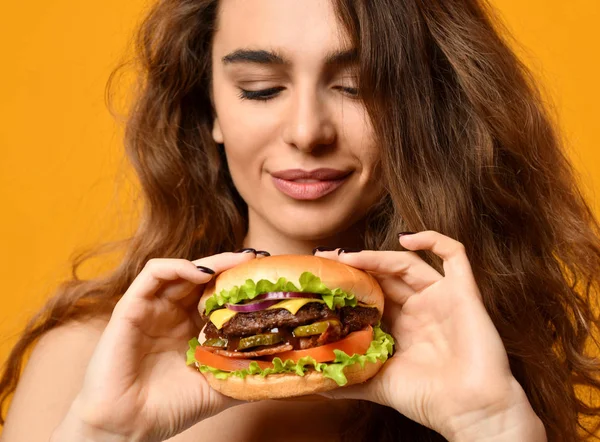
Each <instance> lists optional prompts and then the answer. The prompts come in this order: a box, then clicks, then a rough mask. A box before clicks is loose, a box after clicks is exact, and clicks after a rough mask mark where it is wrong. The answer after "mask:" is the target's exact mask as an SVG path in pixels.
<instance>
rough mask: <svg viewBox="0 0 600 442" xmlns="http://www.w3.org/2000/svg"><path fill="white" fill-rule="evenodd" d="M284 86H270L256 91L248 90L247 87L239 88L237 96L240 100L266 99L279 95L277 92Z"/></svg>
mask: <svg viewBox="0 0 600 442" xmlns="http://www.w3.org/2000/svg"><path fill="white" fill-rule="evenodd" d="M284 89H285V88H284V87H281V86H278V87H270V88H267V89H259V90H256V91H250V90H247V89H242V88H240V93H239V97H240V99H242V100H257V101H267V100H270V99H272V98H275V97H276V96H277V95H279V92H281V91H282V90H284Z"/></svg>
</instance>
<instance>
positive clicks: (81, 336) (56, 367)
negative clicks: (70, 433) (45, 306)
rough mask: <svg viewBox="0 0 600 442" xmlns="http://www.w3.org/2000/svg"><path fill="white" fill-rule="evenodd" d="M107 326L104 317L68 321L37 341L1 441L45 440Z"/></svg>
mask: <svg viewBox="0 0 600 442" xmlns="http://www.w3.org/2000/svg"><path fill="white" fill-rule="evenodd" d="M107 323H108V318H98V319H91V320H87V321H85V322H71V323H68V324H65V325H63V326H61V327H57V328H55V329H53V330H51V331H49V332H48V333H46V334H45V335H44V336H43V337H42V338H41V339H40V341H39V342H38V344H37V345H36V346H35V347H34V349H33V351H32V352H31V357H30V359H29V362H28V363H27V366H26V367H25V370H24V372H23V374H22V376H21V379H20V381H19V385H18V387H17V391H16V392H15V395H14V398H13V400H12V403H11V406H10V409H9V411H8V416H7V419H6V425H5V427H4V431H3V433H2V442H21V441H30V442H36V441H47V440H48V439H49V437H50V434H51V433H52V431H53V430H54V428H55V427H56V426H57V425H58V424H59V423H60V421H61V420H62V418H63V417H64V416H65V414H66V412H67V410H68V409H69V406H70V405H71V402H72V401H73V399H74V398H75V396H76V395H77V393H78V392H79V390H80V388H81V385H82V384H83V378H84V375H85V371H86V369H87V365H88V362H89V360H90V358H91V356H92V353H93V352H94V349H95V347H96V344H97V343H98V340H99V339H100V336H101V335H102V332H103V331H104V328H105V327H106V324H107ZM33 422H35V425H32V423H33Z"/></svg>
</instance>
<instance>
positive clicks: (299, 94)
mask: <svg viewBox="0 0 600 442" xmlns="http://www.w3.org/2000/svg"><path fill="white" fill-rule="evenodd" d="M212 62H213V72H212V73H213V97H214V105H215V111H216V118H215V121H214V128H213V137H214V139H215V141H216V142H218V143H223V144H224V145H225V152H226V155H227V162H228V165H229V170H230V172H231V176H232V178H233V182H234V184H235V186H236V188H237V189H238V191H239V193H240V195H241V196H242V198H243V199H244V200H245V201H246V203H247V204H248V211H249V213H248V214H249V221H250V229H257V230H260V231H262V232H272V233H273V234H276V235H279V236H282V237H288V238H294V239H297V240H318V239H324V238H327V237H329V236H333V235H334V234H336V233H338V232H342V231H344V230H345V229H347V228H349V227H351V226H352V225H353V224H354V223H356V222H357V221H358V220H360V219H361V218H362V217H363V216H364V215H365V213H366V212H367V210H368V208H369V207H370V206H372V205H373V204H374V203H375V202H376V200H377V199H378V197H379V195H380V193H381V185H380V182H379V181H380V180H378V177H377V171H376V162H377V159H378V149H377V146H376V145H375V143H374V137H373V130H372V127H371V124H370V122H369V119H368V116H367V114H366V112H365V109H364V107H363V104H362V103H361V101H360V100H358V99H357V98H356V93H357V89H356V86H357V81H356V71H355V67H356V66H355V52H354V51H353V48H352V47H351V46H350V45H349V43H348V40H347V38H346V35H345V32H344V30H343V28H342V26H341V24H340V23H338V21H337V19H336V17H335V13H334V10H333V6H332V4H331V3H330V2H329V1H327V0H301V1H299V0H223V1H222V2H221V4H220V11H219V19H218V26H217V31H216V33H215V37H214V42H213V50H212ZM322 168H326V169H334V171H329V172H327V171H325V172H322V173H319V172H318V171H317V172H315V171H316V169H322ZM298 169H299V170H300V171H301V172H298V171H297V170H298ZM290 170H292V171H291V172H290ZM284 171H288V172H284ZM302 171H304V172H306V173H305V174H303V172H302Z"/></svg>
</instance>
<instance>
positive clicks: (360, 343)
mask: <svg viewBox="0 0 600 442" xmlns="http://www.w3.org/2000/svg"><path fill="white" fill-rule="evenodd" d="M372 340H373V328H372V327H371V326H369V327H367V328H365V329H364V330H360V331H356V332H352V333H350V334H349V335H348V336H346V337H345V338H344V339H342V340H340V341H337V342H332V343H331V344H326V345H321V346H320V347H314V348H309V349H306V350H291V351H284V352H281V353H277V354H275V355H273V356H270V358H271V360H273V359H274V358H280V359H281V360H282V361H284V362H285V361H287V360H288V359H291V360H292V361H294V362H298V360H300V358H303V357H305V356H311V357H313V358H314V359H315V360H316V361H317V362H328V361H333V360H334V359H335V353H334V352H333V350H341V351H343V352H344V353H346V354H347V355H350V356H352V355H353V354H355V353H356V354H359V355H364V354H365V353H366V352H367V350H368V349H369V346H370V345H371V341H372ZM195 357H196V361H198V363H199V364H201V365H208V366H209V367H213V368H218V369H219V370H223V371H236V370H244V369H247V368H248V367H249V366H250V363H251V362H256V363H257V364H258V366H259V367H260V368H261V369H263V370H264V369H265V368H273V364H272V363H271V362H266V361H264V360H263V361H261V360H257V359H238V358H228V357H227V356H221V355H217V354H214V353H211V352H210V351H207V350H204V349H203V348H202V346H200V345H199V346H198V347H196V352H195Z"/></svg>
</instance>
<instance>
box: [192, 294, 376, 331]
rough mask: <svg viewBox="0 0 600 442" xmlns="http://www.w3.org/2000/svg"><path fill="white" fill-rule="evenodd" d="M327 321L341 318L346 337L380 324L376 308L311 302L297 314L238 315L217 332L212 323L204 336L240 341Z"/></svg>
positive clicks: (263, 313)
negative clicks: (238, 339)
mask: <svg viewBox="0 0 600 442" xmlns="http://www.w3.org/2000/svg"><path fill="white" fill-rule="evenodd" d="M326 319H338V320H339V321H340V322H341V323H342V333H343V335H344V336H345V335H347V334H348V333H351V332H353V331H357V330H361V329H363V328H365V327H366V326H367V325H376V324H377V323H378V322H379V319H380V315H379V311H378V310H377V309H376V308H374V307H343V308H342V309H337V310H331V309H330V308H329V307H327V305H325V304H322V303H317V302H311V303H309V304H306V305H305V306H303V307H302V308H301V309H300V310H298V311H297V312H296V314H295V315H293V314H291V313H290V312H289V311H287V310H285V309H269V310H260V311H258V312H249V313H238V314H237V315H235V316H234V317H233V318H231V320H229V321H228V322H227V323H226V324H225V325H223V327H222V328H221V330H217V327H215V325H214V324H213V323H212V322H208V324H207V326H206V328H205V329H204V335H205V336H206V337H207V338H209V339H210V338H217V337H225V338H237V337H242V336H252V335H257V334H260V333H265V332H268V331H270V330H271V329H273V328H294V327H298V326H300V325H306V324H311V323H313V322H318V321H323V320H326Z"/></svg>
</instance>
